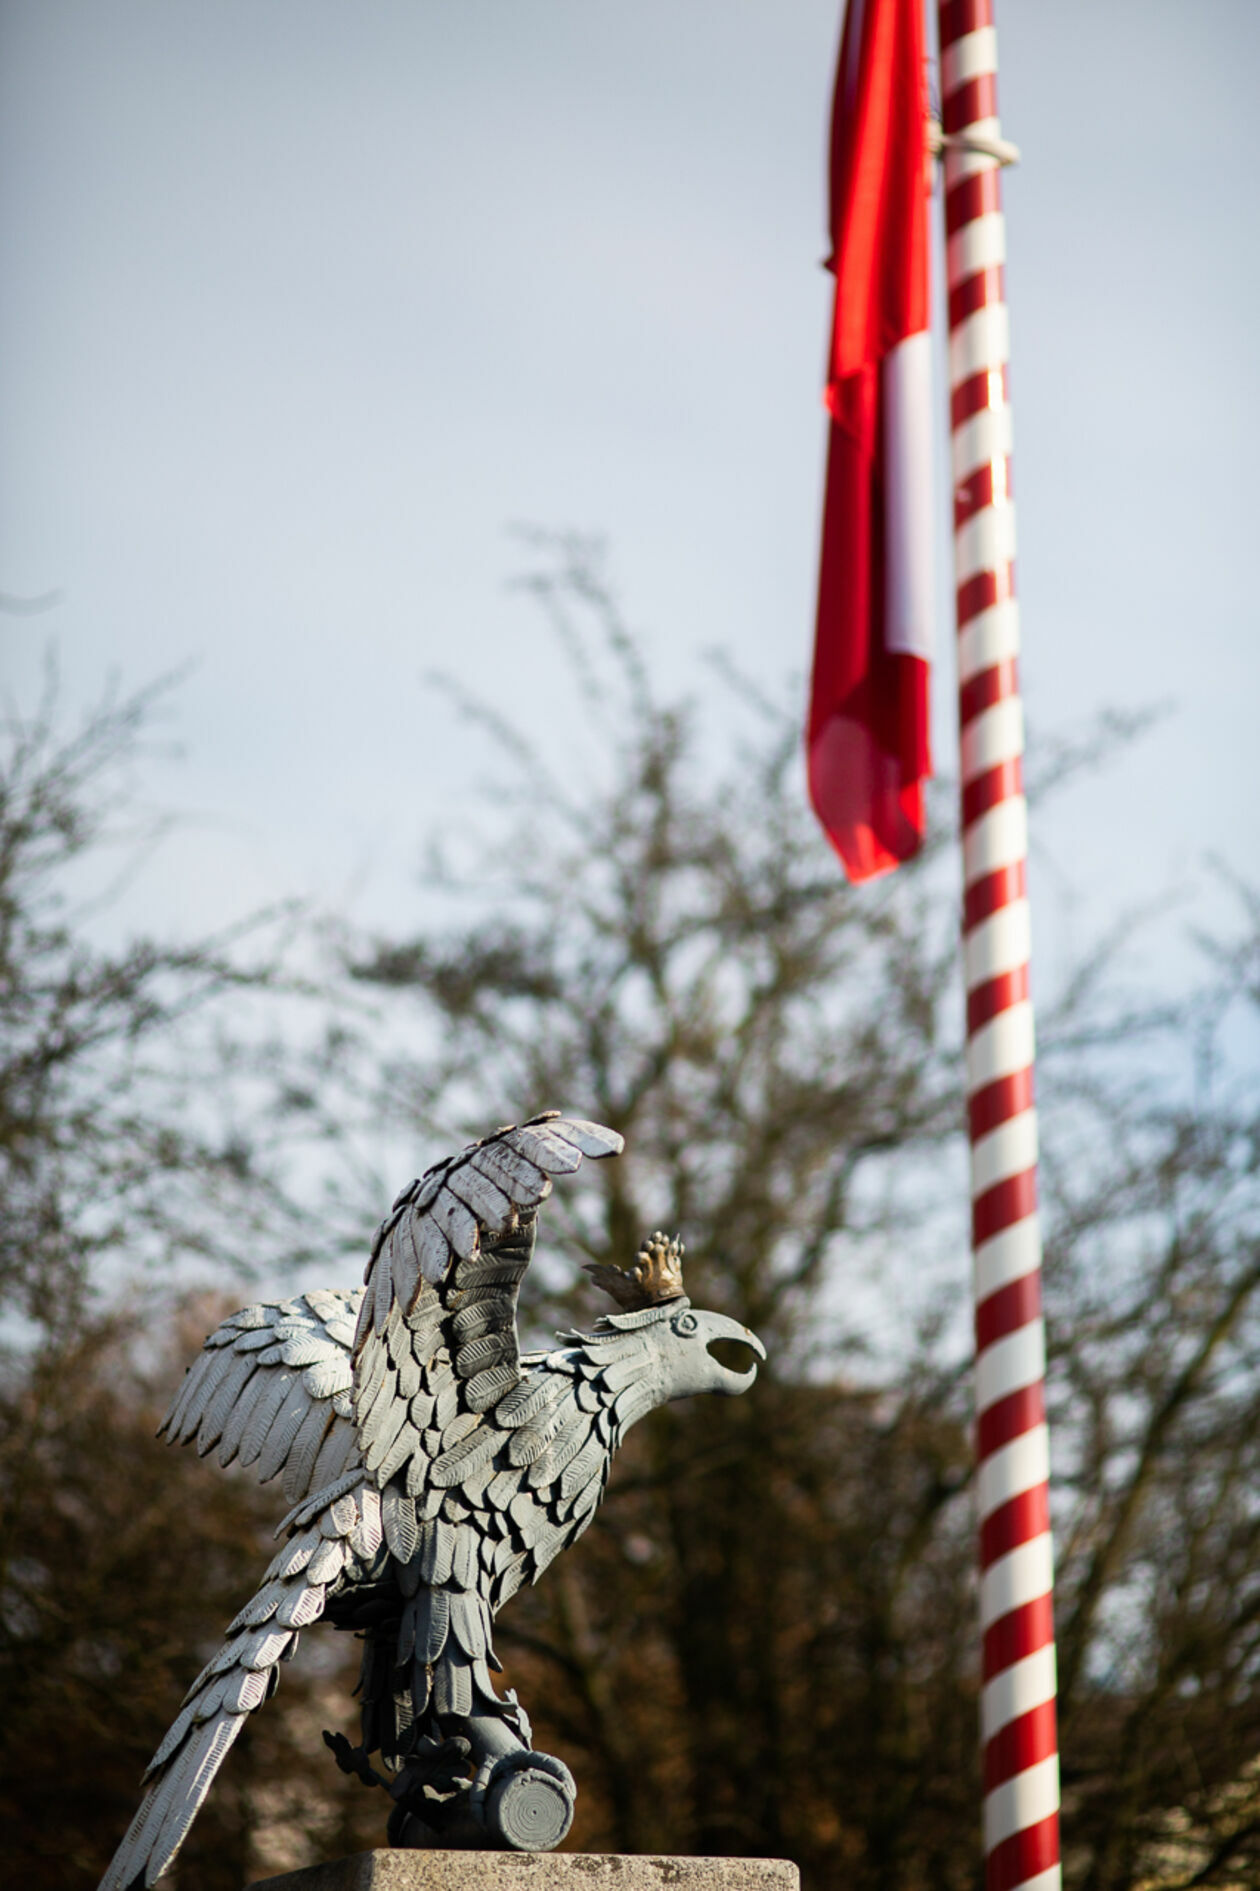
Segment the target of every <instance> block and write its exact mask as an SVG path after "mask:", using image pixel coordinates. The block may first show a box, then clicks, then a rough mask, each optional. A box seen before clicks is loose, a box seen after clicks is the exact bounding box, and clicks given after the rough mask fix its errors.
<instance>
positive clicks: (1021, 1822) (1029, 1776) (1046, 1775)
mask: <svg viewBox="0 0 1260 1891" xmlns="http://www.w3.org/2000/svg"><path fill="white" fill-rule="evenodd" d="M1058 1810H1059V1756H1058V1754H1057V1753H1052V1754H1051V1755H1050V1757H1049V1759H1046V1760H1038V1762H1037V1764H1036V1765H1035V1766H1029V1767H1027V1768H1025V1770H1024V1771H1023V1772H1022V1773H1016V1775H1015V1777H1014V1779H1008V1780H1004V1781H1003V1783H1002V1784H1001V1785H1000V1786H996V1787H995V1788H994V1790H993V1791H992V1792H991V1793H988V1794H987V1795H986V1797H985V1801H984V1849H985V1851H986V1852H991V1851H992V1850H993V1847H994V1846H995V1845H1000V1844H1001V1843H1002V1840H1003V1839H1004V1838H1010V1836H1011V1834H1012V1833H1013V1832H1022V1831H1024V1830H1025V1828H1026V1827H1027V1826H1030V1825H1039V1824H1040V1823H1041V1821H1042V1819H1048V1818H1049V1817H1050V1814H1051V1813H1052V1812H1057V1811H1058Z"/></svg>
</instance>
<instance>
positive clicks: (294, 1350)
mask: <svg viewBox="0 0 1260 1891" xmlns="http://www.w3.org/2000/svg"><path fill="white" fill-rule="evenodd" d="M339 1350H340V1349H339V1348H338V1346H337V1344H336V1342H335V1341H334V1340H330V1339H329V1337H328V1335H327V1333H325V1332H324V1331H323V1329H322V1328H321V1329H319V1330H318V1331H317V1330H315V1329H314V1328H308V1330H307V1331H306V1332H304V1333H301V1334H299V1335H297V1336H296V1337H295V1338H293V1339H289V1340H286V1341H285V1343H284V1350H283V1353H282V1358H283V1359H284V1363H285V1365H286V1366H317V1365H318V1364H319V1362H320V1361H321V1359H333V1358H335V1357H336V1355H337V1353H338V1351H339Z"/></svg>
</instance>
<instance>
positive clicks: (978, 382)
mask: <svg viewBox="0 0 1260 1891" xmlns="http://www.w3.org/2000/svg"><path fill="white" fill-rule="evenodd" d="M1007 398H1008V385H1007V373H1006V363H1005V362H1003V364H1002V366H1001V367H1000V368H981V370H980V372H979V373H978V374H969V375H968V376H967V379H966V380H965V381H960V382H959V383H958V386H957V387H956V388H955V389H954V391H953V393H952V394H951V395H950V397H949V419H950V425H951V426H952V427H961V426H962V424H963V422H964V421H966V420H970V419H971V417H972V415H973V414H979V413H983V411H984V409H985V408H986V407H1005V405H1006V402H1007Z"/></svg>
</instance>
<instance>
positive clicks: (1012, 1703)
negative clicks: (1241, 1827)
mask: <svg viewBox="0 0 1260 1891" xmlns="http://www.w3.org/2000/svg"><path fill="white" fill-rule="evenodd" d="M938 19H939V30H940V90H941V119H942V133H943V142H944V146H945V229H946V244H947V278H948V284H949V384H950V409H951V433H952V443H951V444H952V458H953V499H954V577H955V586H956V593H955V595H956V603H957V621H958V720H959V733H960V739H961V771H960V772H961V787H962V846H963V886H964V898H963V960H964V967H965V976H966V988H967V1099H968V1123H969V1133H970V1142H971V1224H972V1254H973V1271H974V1291H975V1328H976V1375H975V1382H976V1457H977V1486H978V1491H979V1512H980V1574H981V1580H980V1626H981V1632H982V1635H983V1670H982V1680H983V1692H982V1696H981V1703H982V1705H981V1740H982V1751H983V1762H984V1851H985V1883H986V1887H987V1891H1016V1887H1024V1891H1057V1887H1058V1886H1059V1883H1060V1871H1059V1762H1058V1737H1057V1732H1056V1718H1055V1656H1054V1614H1053V1563H1052V1555H1051V1541H1050V1507H1049V1481H1048V1480H1049V1468H1050V1466H1049V1448H1048V1438H1047V1432H1046V1423H1045V1335H1044V1326H1043V1322H1042V1315H1041V1237H1040V1230H1039V1226H1038V1219H1037V1205H1036V1204H1037V1118H1036V1110H1035V1105H1034V1098H1033V1065H1034V1049H1033V1014H1032V1004H1031V1000H1030V997H1029V978H1028V968H1029V916H1028V893H1027V885H1026V867H1027V851H1028V824H1027V816H1026V811H1025V802H1024V792H1023V774H1022V757H1023V747H1024V736H1023V709H1022V705H1021V702H1020V695H1019V677H1018V671H1017V660H1018V655H1019V618H1018V607H1017V605H1016V602H1015V583H1014V562H1013V560H1014V551H1015V529H1014V528H1015V515H1014V507H1013V504H1012V500H1011V477H1010V468H1011V459H1010V449H1011V408H1010V398H1009V387H1008V379H1007V375H1008V362H1009V325H1008V320H1007V311H1006V302H1005V285H1004V271H1003V264H1004V261H1005V255H1006V240H1005V226H1004V223H1003V218H1002V196H1001V163H1002V161H1003V160H1004V158H1005V157H1006V156H1007V155H1008V153H1009V149H1010V148H1009V147H1006V146H1004V145H1003V143H1002V140H1001V130H1000V126H999V122H998V106H997V35H996V31H995V28H994V24H993V4H992V0H939V7H938Z"/></svg>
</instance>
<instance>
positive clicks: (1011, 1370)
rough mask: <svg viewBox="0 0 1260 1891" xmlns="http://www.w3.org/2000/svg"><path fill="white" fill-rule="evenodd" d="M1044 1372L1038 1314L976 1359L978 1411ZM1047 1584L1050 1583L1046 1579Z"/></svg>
mask: <svg viewBox="0 0 1260 1891" xmlns="http://www.w3.org/2000/svg"><path fill="white" fill-rule="evenodd" d="M1045 1376H1046V1329H1045V1324H1044V1322H1043V1321H1042V1319H1041V1317H1040V1315H1038V1317H1037V1318H1036V1319H1035V1320H1029V1322H1028V1324H1027V1326H1017V1327H1016V1328H1015V1331H1014V1332H1013V1333H1006V1334H1004V1335H1003V1337H1002V1338H1001V1339H995V1340H994V1342H993V1344H992V1345H991V1346H986V1347H985V1349H984V1351H983V1352H982V1353H981V1355H980V1357H979V1358H978V1359H977V1361H976V1410H977V1412H987V1411H988V1409H989V1407H990V1405H996V1403H997V1401H998V1400H999V1399H1004V1398H1006V1397H1007V1396H1008V1395H1009V1394H1010V1393H1012V1392H1022V1391H1023V1389H1024V1387H1025V1386H1029V1385H1037V1384H1039V1383H1040V1381H1041V1380H1042V1379H1044V1378H1045ZM1011 1554H1012V1555H1014V1554H1015V1552H1014V1551H1012V1552H1011ZM1046 1587H1047V1589H1048V1588H1049V1587H1050V1585H1049V1583H1047V1584H1046ZM1032 1593H1033V1594H1034V1595H1040V1594H1041V1591H1040V1589H1035V1590H1033V1591H1032ZM1011 1606H1012V1607H1013V1606H1014V1604H1012V1605H1011ZM998 1613H999V1614H1000V1613H1001V1611H1000V1610H999V1611H998ZM985 1620H986V1622H991V1621H992V1620H993V1617H992V1616H991V1615H987V1616H986V1617H985Z"/></svg>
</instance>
